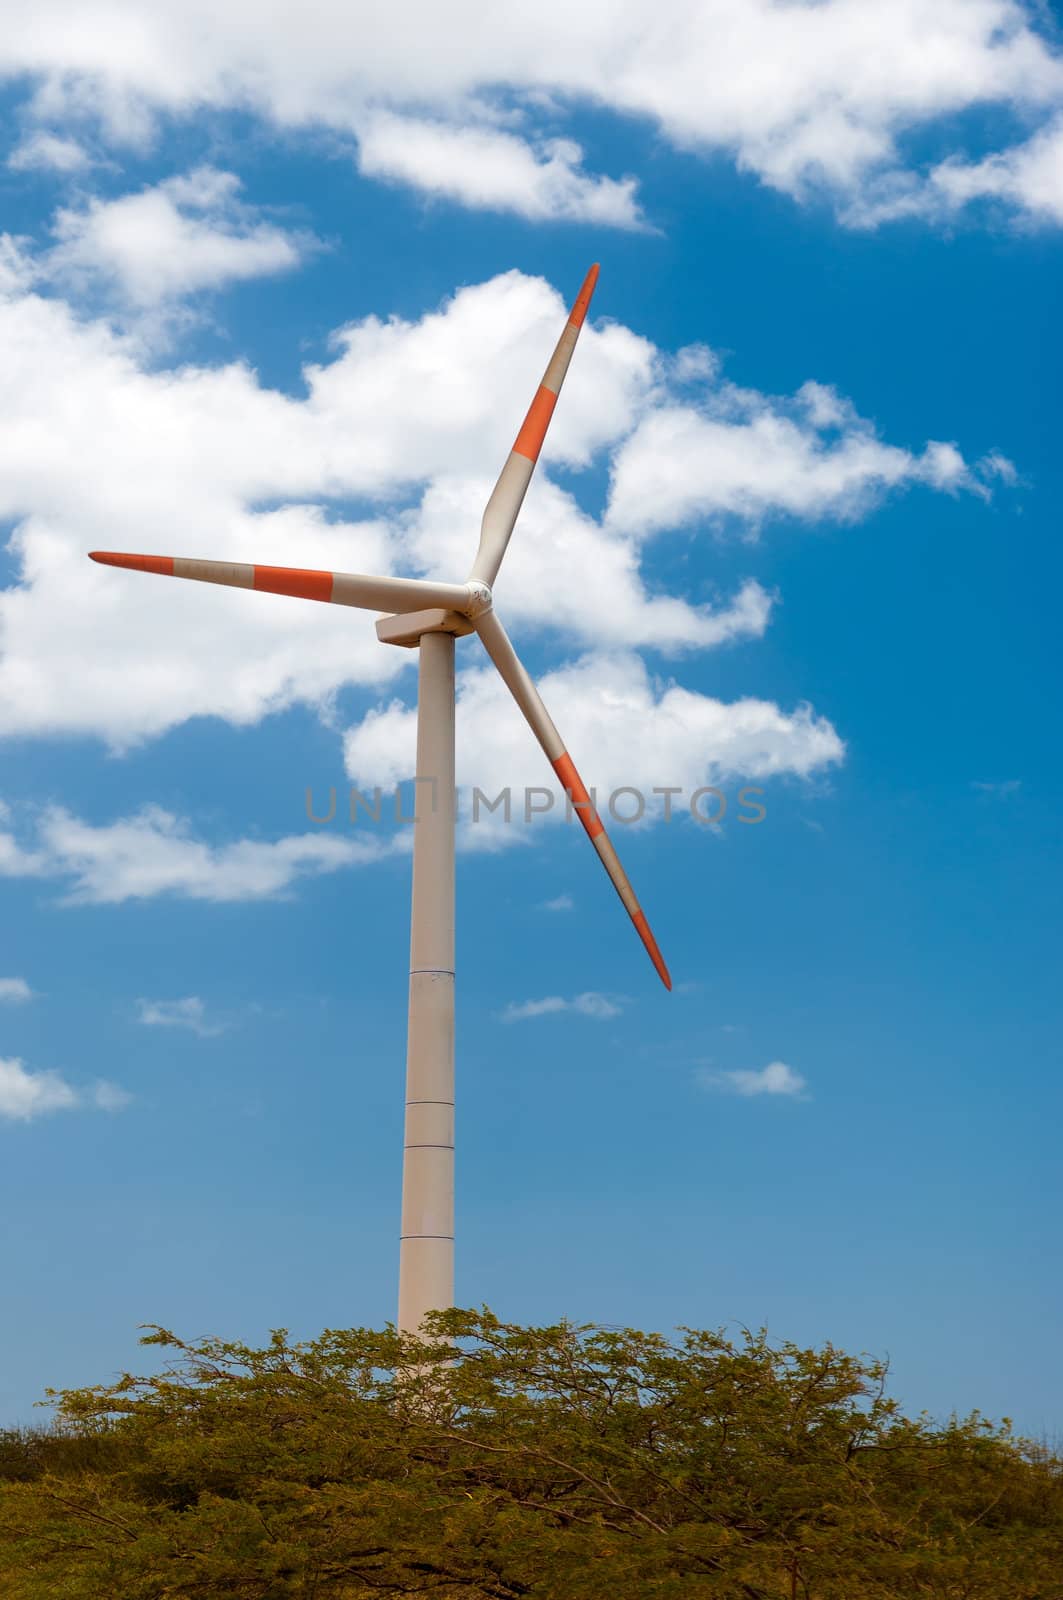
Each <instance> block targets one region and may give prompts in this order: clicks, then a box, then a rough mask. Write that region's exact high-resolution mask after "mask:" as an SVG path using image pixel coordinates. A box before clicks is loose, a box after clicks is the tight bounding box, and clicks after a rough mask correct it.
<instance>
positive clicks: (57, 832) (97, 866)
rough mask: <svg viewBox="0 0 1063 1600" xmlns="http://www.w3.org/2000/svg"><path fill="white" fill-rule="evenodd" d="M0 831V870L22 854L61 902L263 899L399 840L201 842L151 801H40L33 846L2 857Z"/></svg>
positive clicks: (305, 837) (390, 848)
mask: <svg viewBox="0 0 1063 1600" xmlns="http://www.w3.org/2000/svg"><path fill="white" fill-rule="evenodd" d="M3 838H4V836H3V835H0V874H4V873H6V875H7V876H12V877H14V876H20V875H24V874H23V873H22V872H21V871H20V866H19V861H20V859H25V860H28V861H29V862H31V863H32V867H31V869H30V870H31V871H32V874H33V875H34V876H38V877H48V878H57V879H60V880H64V881H65V882H66V885H67V888H66V894H65V898H64V903H65V904H67V905H117V904H121V903H123V902H125V901H128V900H147V899H152V898H154V897H155V896H157V895H176V896H179V897H181V898H183V899H188V900H210V901H234V900H266V899H271V898H275V897H276V896H278V895H283V894H284V893H286V892H287V891H288V890H289V889H290V887H291V886H292V884H294V883H295V882H296V881H297V880H298V879H300V878H305V877H309V876H316V875H318V874H320V873H323V872H337V871H340V870H341V869H343V868H344V867H353V866H363V865H366V864H367V863H369V862H372V861H377V860H379V859H381V858H382V857H383V856H385V855H387V854H389V853H393V852H395V851H400V852H401V851H403V850H405V849H407V848H408V838H407V836H406V835H405V834H402V833H399V834H396V835H392V836H390V837H374V838H372V839H365V838H361V839H348V838H343V837H341V836H339V835H338V834H323V833H305V834H292V835H289V836H288V837H286V838H283V839H274V840H261V839H237V840H234V841H232V842H230V843H227V844H209V843H207V842H206V841H205V840H202V839H198V838H196V837H195V835H194V833H193V832H192V828H191V824H190V823H189V822H188V821H187V820H186V819H184V818H182V817H177V816H175V815H174V814H173V813H172V812H169V811H165V810H163V809H162V808H161V807H160V806H154V805H146V806H144V807H142V808H141V810H140V811H138V812H135V813H134V814H133V815H132V816H129V817H120V818H118V819H117V820H116V821H115V822H110V823H102V824H93V823H89V822H85V821H83V820H82V819H81V818H79V817H76V816H74V815H73V814H72V813H71V812H69V811H67V810H66V809H65V808H64V807H61V806H52V807H49V808H48V809H47V810H45V811H44V812H42V813H41V815H40V817H39V818H38V819H37V822H36V838H35V849H34V850H32V851H28V852H27V851H19V852H18V853H17V854H12V855H11V856H9V857H8V861H7V865H6V867H5V858H4V854H3V849H2V845H3ZM141 1020H142V1021H143V1020H147V1019H144V1018H141ZM150 1020H153V1021H159V1020H161V1019H160V1018H158V1017H155V1018H152V1019H150Z"/></svg>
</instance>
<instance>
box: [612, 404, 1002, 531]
mask: <svg viewBox="0 0 1063 1600" xmlns="http://www.w3.org/2000/svg"><path fill="white" fill-rule="evenodd" d="M1009 473H1011V474H1012V475H1013V474H1014V469H1013V468H1012V466H1011V463H1010V462H1007V461H1005V460H1003V458H1001V457H1000V456H997V455H994V456H991V457H987V458H986V461H985V463H983V464H981V465H980V466H976V467H975V468H973V469H972V468H971V467H970V466H968V464H967V463H966V462H965V461H964V458H963V456H962V455H961V454H960V452H959V450H957V448H956V446H955V445H953V444H948V443H943V442H941V441H937V440H932V441H931V442H930V443H929V444H927V445H926V446H925V448H924V449H923V451H922V452H921V453H919V454H915V453H913V452H912V451H910V450H904V449H900V448H899V447H897V446H896V445H889V444H885V443H884V442H883V441H882V440H881V439H879V438H878V436H877V434H876V432H875V429H874V427H873V425H872V424H871V423H870V422H868V421H867V420H866V419H865V418H863V417H860V416H859V415H858V414H857V413H856V411H855V409H854V408H853V406H852V404H851V403H850V402H849V401H847V400H846V399H844V398H843V397H842V396H840V395H838V394H837V393H836V392H835V391H834V390H833V389H831V388H830V387H828V386H827V385H825V384H819V383H812V382H809V383H805V384H803V385H802V387H801V388H800V389H799V390H798V391H797V393H796V394H795V395H794V396H793V397H792V399H790V400H784V399H780V398H778V397H774V396H768V395H763V394H759V393H756V392H753V391H750V390H748V389H738V388H736V387H735V386H733V385H731V384H720V385H719V386H718V387H716V388H715V389H712V390H710V391H709V393H708V394H707V395H706V397H705V400H704V402H703V403H702V404H701V405H700V406H694V405H663V406H661V407H659V408H657V409H655V410H654V411H652V412H651V413H649V414H648V415H647V416H646V417H645V418H644V419H643V420H642V421H641V422H640V423H639V425H638V426H637V427H636V428H635V430H634V432H633V433H632V434H631V436H630V437H629V438H628V439H626V440H625V441H624V443H623V444H622V445H621V447H620V449H619V450H618V452H617V453H616V456H615V458H614V461H613V472H612V485H611V490H610V498H609V509H608V514H607V519H606V521H607V526H609V527H610V528H615V529H617V530H618V531H619V532H621V533H633V532H636V531H637V532H640V533H642V534H643V535H644V534H646V533H647V532H653V531H655V530H657V529H660V528H666V527H678V526H681V525H683V524H684V523H688V522H691V521H694V520H696V519H698V518H703V517H708V518H730V519H735V518H737V519H740V520H741V521H742V522H743V523H744V524H746V526H747V527H749V528H756V527H757V526H758V525H759V524H760V523H761V522H762V521H763V520H764V519H765V518H766V517H769V516H773V515H775V516H778V515H789V516H793V517H800V518H804V519H807V520H813V519H819V520H823V519H830V520H833V521H846V520H851V519H853V518H855V517H858V516H860V515H862V514H863V513H865V512H866V511H867V510H868V509H869V507H870V506H871V505H873V504H874V503H875V501H876V500H878V499H880V498H882V496H883V495H885V494H886V493H887V492H888V491H890V490H898V489H904V488H908V487H911V486H912V485H917V484H923V485H927V486H929V487H930V488H933V489H936V490H939V491H943V492H945V493H956V492H958V491H959V490H967V491H969V492H974V493H977V494H980V495H985V494H986V492H987V490H986V479H987V478H992V477H1001V476H1003V477H1006V476H1007V475H1008V474H1009Z"/></svg>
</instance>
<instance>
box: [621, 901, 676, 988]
mask: <svg viewBox="0 0 1063 1600" xmlns="http://www.w3.org/2000/svg"><path fill="white" fill-rule="evenodd" d="M631 920H632V922H633V923H634V924H635V928H636V930H637V932H638V936H639V938H640V939H641V940H642V942H643V944H644V945H645V946H646V951H647V953H648V955H649V958H650V960H651V961H652V962H653V964H654V966H655V967H656V968H657V976H658V977H659V978H660V980H661V982H662V983H663V984H664V986H665V988H666V989H671V987H672V975H671V973H670V972H669V971H668V968H667V967H666V966H665V964H664V957H663V956H662V954H661V952H660V950H658V948H657V940H656V939H655V938H654V937H653V934H652V933H651V932H650V925H649V923H648V922H647V921H646V913H645V912H644V911H640V912H638V913H637V915H636V916H634V917H632V919H631Z"/></svg>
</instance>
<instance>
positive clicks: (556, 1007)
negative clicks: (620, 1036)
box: [499, 990, 623, 1022]
mask: <svg viewBox="0 0 1063 1600" xmlns="http://www.w3.org/2000/svg"><path fill="white" fill-rule="evenodd" d="M622 1010H623V1003H622V1001H620V1000H618V999H617V998H616V997H615V996H614V997H612V998H610V996H609V995H604V994H596V993H595V992H594V991H593V990H588V992H587V993H586V994H577V995H573V996H572V998H571V1000H564V999H562V997H561V996H560V995H557V994H552V995H547V996H546V997H545V998H544V999H542V1000H521V1001H516V1000H514V1001H511V1002H510V1004H509V1005H508V1006H507V1007H506V1009H505V1010H504V1011H502V1012H500V1013H499V1021H500V1022H528V1021H530V1020H531V1019H532V1018H533V1017H553V1016H557V1015H559V1014H560V1013H561V1012H569V1013H574V1014H575V1015H576V1016H580V1017H592V1018H593V1019H594V1021H595V1022H608V1021H609V1020H610V1019H611V1018H612V1017H618V1016H619V1015H620V1013H621V1011H622Z"/></svg>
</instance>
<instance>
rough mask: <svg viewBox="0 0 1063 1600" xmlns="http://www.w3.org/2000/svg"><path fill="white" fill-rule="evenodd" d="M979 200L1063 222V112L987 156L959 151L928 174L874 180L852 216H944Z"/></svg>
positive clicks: (871, 219)
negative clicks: (1021, 140)
mask: <svg viewBox="0 0 1063 1600" xmlns="http://www.w3.org/2000/svg"><path fill="white" fill-rule="evenodd" d="M979 202H986V203H988V204H990V205H991V206H994V207H995V208H996V210H997V211H1000V210H1003V211H1004V213H1005V214H1009V213H1010V214H1012V215H1014V216H1015V218H1016V219H1017V221H1018V222H1019V223H1021V224H1022V225H1024V226H1032V225H1036V224H1057V223H1060V222H1063V114H1061V115H1058V116H1056V117H1055V118H1054V119H1053V120H1052V121H1051V122H1049V123H1048V124H1046V126H1044V127H1043V128H1040V129H1039V130H1038V131H1037V133H1035V134H1034V135H1033V136H1032V138H1030V139H1028V140H1026V141H1025V143H1023V144H1017V145H1012V146H1011V147H1010V148H1008V149H1006V150H997V151H993V152H991V153H990V154H989V155H987V156H984V157H983V158H982V159H981V160H978V161H968V160H966V159H964V157H963V156H961V155H957V154H953V155H950V156H949V157H948V158H947V159H946V160H945V161H942V162H939V163H938V165H937V166H936V167H933V168H932V169H931V170H930V172H929V173H927V174H926V176H925V177H922V176H917V175H914V174H906V175H904V176H901V177H898V176H893V177H891V178H889V179H885V180H883V181H881V182H879V183H877V184H874V185H871V186H870V187H869V189H868V190H867V192H866V193H864V194H861V195H858V196H856V197H855V198H854V199H853V201H852V202H851V204H850V205H849V207H848V210H847V213H846V220H847V221H848V222H850V223H851V224H853V225H854V226H856V227H862V228H873V227H877V226H878V225H879V224H880V223H883V222H893V221H896V220H897V219H898V218H901V217H922V218H927V219H929V220H931V221H935V222H940V221H944V220H948V219H951V218H953V217H955V216H957V215H958V214H960V213H962V212H963V211H965V210H966V209H967V208H969V207H972V206H975V205H977V204H978V203H979Z"/></svg>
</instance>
